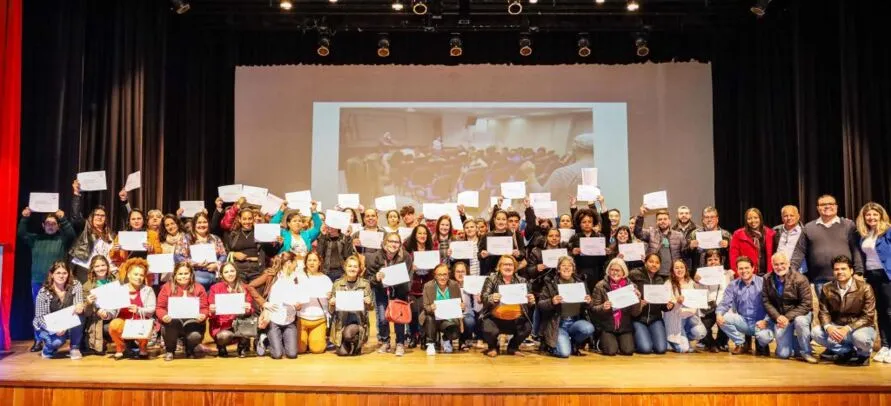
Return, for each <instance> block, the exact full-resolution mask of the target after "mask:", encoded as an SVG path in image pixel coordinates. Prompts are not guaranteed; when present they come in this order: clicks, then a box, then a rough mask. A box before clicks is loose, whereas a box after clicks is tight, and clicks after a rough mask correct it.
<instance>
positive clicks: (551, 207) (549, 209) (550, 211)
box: [532, 201, 558, 219]
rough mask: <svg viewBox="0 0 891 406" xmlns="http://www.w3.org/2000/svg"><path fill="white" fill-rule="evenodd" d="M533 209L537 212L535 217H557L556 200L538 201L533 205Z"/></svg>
mask: <svg viewBox="0 0 891 406" xmlns="http://www.w3.org/2000/svg"><path fill="white" fill-rule="evenodd" d="M532 210H533V211H534V212H535V217H538V218H542V219H552V218H556V217H557V214H558V212H557V202H554V201H549V202H548V201H545V202H537V203H536V204H535V205H533V206H532Z"/></svg>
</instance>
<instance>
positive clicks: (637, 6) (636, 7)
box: [625, 0, 640, 11]
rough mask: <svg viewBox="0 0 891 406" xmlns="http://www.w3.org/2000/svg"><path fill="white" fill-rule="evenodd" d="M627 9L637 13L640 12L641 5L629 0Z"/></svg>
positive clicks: (634, 0)
mask: <svg viewBox="0 0 891 406" xmlns="http://www.w3.org/2000/svg"><path fill="white" fill-rule="evenodd" d="M625 7H626V8H627V9H628V11H637V10H640V3H638V2H637V0H628V4H627V5H626V6H625Z"/></svg>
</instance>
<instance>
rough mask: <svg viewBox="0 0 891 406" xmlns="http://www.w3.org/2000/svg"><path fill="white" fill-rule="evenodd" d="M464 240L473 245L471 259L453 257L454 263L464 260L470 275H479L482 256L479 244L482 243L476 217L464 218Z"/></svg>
mask: <svg viewBox="0 0 891 406" xmlns="http://www.w3.org/2000/svg"><path fill="white" fill-rule="evenodd" d="M463 241H467V242H469V243H470V246H471V255H470V259H454V258H451V261H452V265H453V266H454V264H455V263H458V262H463V263H465V264H467V272H468V275H479V274H480V257H479V249H480V247H479V244H480V233H479V226H478V225H477V222H476V221H475V220H474V219H467V220H464V238H463Z"/></svg>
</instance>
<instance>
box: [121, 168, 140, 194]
mask: <svg viewBox="0 0 891 406" xmlns="http://www.w3.org/2000/svg"><path fill="white" fill-rule="evenodd" d="M141 187H142V173H141V171H136V172H133V173H131V174H129V175H127V183H125V184H124V190H126V191H128V192H129V191H131V190H136V189H139V188H141Z"/></svg>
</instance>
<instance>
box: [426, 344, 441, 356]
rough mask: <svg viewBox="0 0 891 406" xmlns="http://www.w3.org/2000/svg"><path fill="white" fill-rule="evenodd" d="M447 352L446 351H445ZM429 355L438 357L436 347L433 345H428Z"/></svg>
mask: <svg viewBox="0 0 891 406" xmlns="http://www.w3.org/2000/svg"><path fill="white" fill-rule="evenodd" d="M443 351H445V350H443ZM427 355H429V356H431V357H432V356H434V355H436V346H435V345H433V343H430V344H427Z"/></svg>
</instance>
